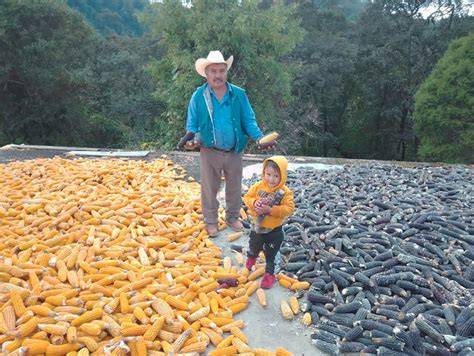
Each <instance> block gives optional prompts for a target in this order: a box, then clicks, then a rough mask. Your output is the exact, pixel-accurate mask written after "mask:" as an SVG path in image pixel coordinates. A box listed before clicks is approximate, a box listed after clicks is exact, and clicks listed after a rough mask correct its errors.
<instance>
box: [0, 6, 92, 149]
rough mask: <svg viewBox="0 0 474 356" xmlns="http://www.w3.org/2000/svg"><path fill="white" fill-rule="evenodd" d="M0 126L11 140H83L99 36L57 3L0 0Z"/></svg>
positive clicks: (18, 141) (70, 142) (80, 141)
mask: <svg viewBox="0 0 474 356" xmlns="http://www.w3.org/2000/svg"><path fill="white" fill-rule="evenodd" d="M0 34H1V37H0V47H1V48H2V50H1V51H0V87H1V88H2V95H0V127H1V130H2V132H3V134H4V135H5V136H6V137H7V139H8V141H9V142H14V143H31V144H59V145H62V144H79V145H80V144H81V143H83V142H84V139H83V137H82V136H81V131H82V130H83V129H84V126H85V125H86V121H85V120H84V117H83V115H82V112H83V105H84V102H85V100H84V98H85V95H86V93H87V90H88V87H89V83H88V79H87V78H88V73H89V69H90V67H89V58H90V57H91V56H92V54H93V52H94V48H95V45H96V44H97V37H96V36H95V33H94V31H93V30H92V29H91V28H90V27H89V26H87V25H86V24H85V23H84V22H83V21H82V19H81V17H80V16H79V15H78V14H76V13H73V12H71V11H70V9H69V8H68V7H67V6H66V5H64V4H62V3H61V2H51V1H33V2H26V1H24V2H20V1H14V0H7V1H3V2H1V3H0Z"/></svg>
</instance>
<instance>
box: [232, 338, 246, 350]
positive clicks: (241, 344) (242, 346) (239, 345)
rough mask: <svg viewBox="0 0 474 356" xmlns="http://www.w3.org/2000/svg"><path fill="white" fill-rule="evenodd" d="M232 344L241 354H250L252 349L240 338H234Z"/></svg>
mask: <svg viewBox="0 0 474 356" xmlns="http://www.w3.org/2000/svg"><path fill="white" fill-rule="evenodd" d="M232 344H233V345H234V346H235V347H236V348H237V351H238V352H239V353H244V352H250V347H249V345H247V344H246V343H245V342H243V341H242V340H240V339H239V338H238V337H234V338H233V340H232Z"/></svg>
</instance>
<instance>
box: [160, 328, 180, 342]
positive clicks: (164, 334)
mask: <svg viewBox="0 0 474 356" xmlns="http://www.w3.org/2000/svg"><path fill="white" fill-rule="evenodd" d="M178 336H179V335H178V334H175V333H170V332H168V331H165V330H163V329H161V330H160V331H159V332H158V338H159V339H160V340H163V341H167V342H169V343H170V344H172V343H173V342H174V341H175V340H176V339H177V338H178Z"/></svg>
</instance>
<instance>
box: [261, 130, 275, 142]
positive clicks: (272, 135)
mask: <svg viewBox="0 0 474 356" xmlns="http://www.w3.org/2000/svg"><path fill="white" fill-rule="evenodd" d="M278 136H279V135H278V133H277V132H275V131H273V132H271V133H269V134H267V135H265V136H263V137H262V138H260V140H258V143H259V144H263V143H268V142H272V141H275V140H276V139H277V138H278Z"/></svg>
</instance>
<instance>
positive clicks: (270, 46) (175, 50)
mask: <svg viewBox="0 0 474 356" xmlns="http://www.w3.org/2000/svg"><path fill="white" fill-rule="evenodd" d="M187 5H188V6H182V5H181V3H180V2H178V1H169V0H168V1H163V3H155V4H154V8H155V11H154V12H153V13H151V14H150V16H149V17H148V21H147V23H148V24H149V27H150V29H151V30H152V32H153V33H154V35H155V36H156V37H159V38H160V44H161V45H162V46H163V48H164V50H165V52H166V54H165V56H164V57H163V59H162V60H161V61H157V62H155V63H152V64H151V66H150V70H151V73H152V75H153V77H154V78H155V80H156V82H157V85H158V90H157V91H156V96H157V98H159V100H160V101H163V102H165V103H166V105H167V108H166V111H165V113H164V114H163V115H162V116H161V120H163V122H161V124H160V127H159V130H160V131H159V132H158V134H159V136H160V138H161V139H162V140H163V141H164V142H166V143H167V144H168V146H169V147H174V145H175V144H176V140H177V138H178V137H179V135H180V134H182V133H183V131H184V125H185V117H186V109H187V104H188V101H189V99H190V97H191V94H192V92H193V91H194V90H195V88H196V87H197V86H198V85H200V84H201V83H203V78H201V77H200V76H199V75H198V74H197V73H196V71H195V70H194V62H195V61H196V59H197V58H199V57H206V56H207V54H208V52H209V51H210V50H214V49H218V50H221V51H222V53H223V54H224V56H226V58H227V57H228V56H230V55H231V54H232V55H234V58H235V60H234V65H233V66H232V69H231V70H230V72H229V81H231V82H232V83H234V84H236V85H239V86H242V87H244V88H245V89H246V91H247V93H248V95H249V98H250V101H251V102H252V105H253V107H254V110H255V113H256V116H257V119H258V120H259V122H260V124H261V125H262V126H263V127H267V128H268V129H270V128H275V127H277V126H279V125H280V124H281V120H282V118H281V113H280V112H279V111H278V110H277V108H278V107H279V105H281V103H282V102H285V101H287V100H289V98H290V83H291V78H292V69H293V65H292V64H291V63H288V62H287V61H285V56H286V55H287V54H289V53H290V52H291V51H292V50H293V49H294V47H295V46H296V45H297V44H298V43H299V41H300V40H301V38H302V31H301V28H300V27H299V25H298V20H297V19H296V18H295V16H294V13H295V8H294V7H292V6H285V5H283V4H280V3H277V4H272V5H269V6H268V7H259V2H258V1H255V0H253V1H238V0H232V1H230V0H229V1H223V0H195V1H188V2H187Z"/></svg>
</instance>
